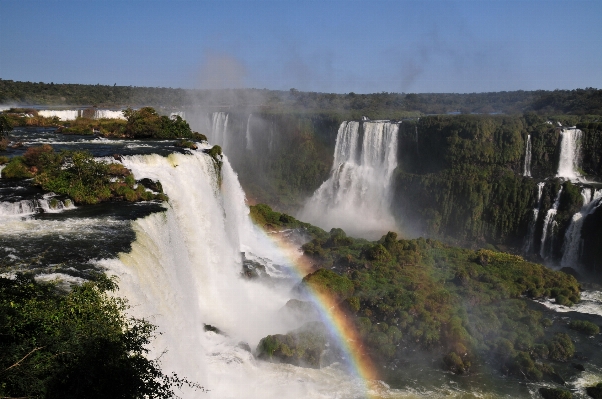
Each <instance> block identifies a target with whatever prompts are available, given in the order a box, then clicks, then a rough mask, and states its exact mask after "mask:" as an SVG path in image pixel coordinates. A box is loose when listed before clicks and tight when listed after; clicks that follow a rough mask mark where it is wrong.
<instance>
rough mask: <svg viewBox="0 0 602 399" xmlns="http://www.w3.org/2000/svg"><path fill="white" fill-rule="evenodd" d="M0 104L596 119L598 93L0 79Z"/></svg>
mask: <svg viewBox="0 0 602 399" xmlns="http://www.w3.org/2000/svg"><path fill="white" fill-rule="evenodd" d="M0 104H7V105H40V106H42V105H43V106H98V107H126V106H132V107H140V106H153V107H156V108H172V109H175V108H185V107H188V106H192V105H195V106H203V107H213V108H214V109H216V110H217V109H231V108H234V109H242V108H255V109H257V108H267V109H271V110H279V111H280V112H314V113H315V112H328V113H334V114H339V115H341V117H343V118H344V119H359V118H361V117H362V116H364V115H366V116H368V117H370V118H372V119H380V118H388V119H401V118H402V117H407V116H412V115H414V116H418V115H420V114H427V115H428V114H446V113H454V114H460V113H461V114H470V113H478V114H522V113H524V112H528V111H534V112H537V113H539V114H572V115H587V114H597V115H600V114H602V90H598V89H594V88H586V89H576V90H554V91H545V90H537V91H522V90H519V91H507V92H506V91H504V92H494V93H466V94H458V93H386V92H382V93H373V94H356V93H353V92H351V93H346V94H338V93H317V92H302V91H299V90H296V89H293V88H292V89H290V90H288V91H281V90H280V91H279V90H267V89H231V90H202V89H178V88H165V87H136V86H117V85H113V86H107V85H100V84H97V85H82V84H59V83H54V82H50V83H44V82H19V81H12V80H3V79H0Z"/></svg>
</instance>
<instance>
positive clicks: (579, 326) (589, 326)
mask: <svg viewBox="0 0 602 399" xmlns="http://www.w3.org/2000/svg"><path fill="white" fill-rule="evenodd" d="M569 328H570V329H573V330H575V331H579V332H580V333H583V334H587V335H597V334H599V333H600V327H598V326H597V325H595V324H594V323H592V322H591V321H587V320H573V321H571V322H570V323H569Z"/></svg>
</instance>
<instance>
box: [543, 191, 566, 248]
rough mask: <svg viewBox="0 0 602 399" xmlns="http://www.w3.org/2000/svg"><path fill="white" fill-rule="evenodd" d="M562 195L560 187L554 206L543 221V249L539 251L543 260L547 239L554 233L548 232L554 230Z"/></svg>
mask: <svg viewBox="0 0 602 399" xmlns="http://www.w3.org/2000/svg"><path fill="white" fill-rule="evenodd" d="M560 194H562V187H560V190H558V194H557V195H556V199H555V200H554V204H553V205H552V207H551V208H550V209H548V213H547V214H546V218H545V219H544V221H543V230H542V233H541V247H540V249H539V256H541V258H542V259H545V258H546V239H547V238H548V235H551V234H550V233H551V232H553V231H548V230H553V227H554V223H553V222H554V218H555V217H556V212H557V211H558V205H559V204H560Z"/></svg>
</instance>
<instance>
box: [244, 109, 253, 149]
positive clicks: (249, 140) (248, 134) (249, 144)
mask: <svg viewBox="0 0 602 399" xmlns="http://www.w3.org/2000/svg"><path fill="white" fill-rule="evenodd" d="M252 116H253V114H249V119H247V132H246V134H245V138H246V140H247V151H252V150H253V140H252V138H251V117H252Z"/></svg>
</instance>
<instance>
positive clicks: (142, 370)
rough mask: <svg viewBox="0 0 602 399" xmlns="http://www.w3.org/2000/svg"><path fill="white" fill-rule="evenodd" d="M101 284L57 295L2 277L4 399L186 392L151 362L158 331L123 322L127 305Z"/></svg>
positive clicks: (0, 385)
mask: <svg viewBox="0 0 602 399" xmlns="http://www.w3.org/2000/svg"><path fill="white" fill-rule="evenodd" d="M116 288H117V286H116V284H115V282H114V281H112V280H109V279H107V278H106V277H103V276H98V280H97V281H95V282H93V281H89V282H85V283H83V284H82V285H78V286H73V287H72V288H71V290H70V291H69V292H62V291H59V290H58V288H57V287H56V286H55V285H53V284H46V283H37V282H36V281H35V280H34V279H32V278H31V277H27V276H25V275H22V274H18V275H17V276H16V277H15V278H14V279H8V278H4V277H0V331H2V334H1V335H0V337H1V339H0V397H3V398H5V397H6V398H8V397H13V398H16V397H28V398H49V399H50V398H81V397H86V398H132V399H134V398H142V397H152V398H172V397H173V396H174V394H175V392H174V389H175V388H176V387H179V386H181V385H183V384H184V385H188V386H192V387H195V388H197V389H201V390H202V387H200V386H198V385H197V384H194V383H190V382H188V381H186V380H185V379H182V378H179V377H178V376H177V375H171V376H168V375H165V374H163V372H162V371H161V369H160V364H159V361H158V360H151V359H148V358H147V355H148V349H147V345H148V344H149V343H150V341H151V340H152V339H153V336H154V334H155V333H154V330H155V327H154V326H153V325H151V324H149V323H148V322H147V321H145V320H141V319H134V318H128V317H126V316H124V313H125V311H126V309H127V307H128V306H127V303H126V302H125V301H124V300H122V299H118V298H115V297H114V296H112V295H111V294H109V293H110V292H111V291H114V290H115V289H116Z"/></svg>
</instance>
